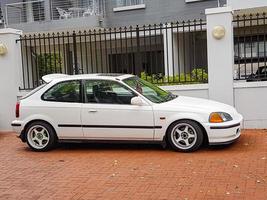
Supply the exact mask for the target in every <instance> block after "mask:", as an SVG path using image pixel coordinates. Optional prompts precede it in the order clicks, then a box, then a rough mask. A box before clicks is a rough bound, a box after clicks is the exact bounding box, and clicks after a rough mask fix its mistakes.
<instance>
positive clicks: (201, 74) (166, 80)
mask: <svg viewBox="0 0 267 200" xmlns="http://www.w3.org/2000/svg"><path fill="white" fill-rule="evenodd" d="M141 79H144V80H146V81H148V82H151V83H154V84H157V85H177V84H192V83H207V82H208V74H207V73H206V71H205V69H203V68H197V69H194V70H192V72H191V73H180V74H176V75H175V76H163V75H162V74H161V73H159V74H151V75H148V74H147V73H146V72H141Z"/></svg>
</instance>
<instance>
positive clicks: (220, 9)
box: [205, 6, 233, 15]
mask: <svg viewBox="0 0 267 200" xmlns="http://www.w3.org/2000/svg"><path fill="white" fill-rule="evenodd" d="M222 13H231V14H232V13H233V9H232V7H230V6H227V7H218V8H207V9H205V14H206V15H215V14H222Z"/></svg>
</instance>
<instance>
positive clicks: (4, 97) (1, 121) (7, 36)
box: [0, 29, 21, 131]
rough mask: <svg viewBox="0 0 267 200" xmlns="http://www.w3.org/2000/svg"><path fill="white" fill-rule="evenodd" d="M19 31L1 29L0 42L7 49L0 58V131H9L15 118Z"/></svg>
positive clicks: (18, 82) (18, 67)
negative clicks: (17, 40)
mask: <svg viewBox="0 0 267 200" xmlns="http://www.w3.org/2000/svg"><path fill="white" fill-rule="evenodd" d="M20 34H21V32H20V31H17V30H14V29H1V30H0V42H1V43H3V44H4V45H5V46H6V47H7V51H8V52H7V53H6V54H5V55H1V56H0V81H1V83H0V94H1V96H0V130H1V131H4V130H8V131H9V130H11V121H12V119H14V118H15V105H16V101H17V93H18V90H19V85H20V75H19V72H20V69H21V52H20V45H19V43H16V39H19V35H20Z"/></svg>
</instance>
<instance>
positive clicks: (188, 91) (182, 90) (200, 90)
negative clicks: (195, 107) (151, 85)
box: [161, 84, 209, 99]
mask: <svg viewBox="0 0 267 200" xmlns="http://www.w3.org/2000/svg"><path fill="white" fill-rule="evenodd" d="M161 88H162V89H164V90H168V91H170V92H172V93H173V94H177V95H181V96H189V97H197V98H204V99H208V98H209V86H208V84H192V85H172V86H161Z"/></svg>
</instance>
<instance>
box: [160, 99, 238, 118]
mask: <svg viewBox="0 0 267 200" xmlns="http://www.w3.org/2000/svg"><path fill="white" fill-rule="evenodd" d="M164 105H165V106H167V107H170V108H174V109H175V108H177V109H179V110H181V107H182V108H184V109H186V108H187V109H190V110H201V111H203V112H209V113H211V112H227V113H229V114H235V113H236V109H235V108H234V107H232V106H230V105H227V104H224V103H220V102H217V101H212V100H207V99H202V98H193V97H185V96H178V97H177V98H175V99H173V100H171V101H168V102H165V103H164Z"/></svg>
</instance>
